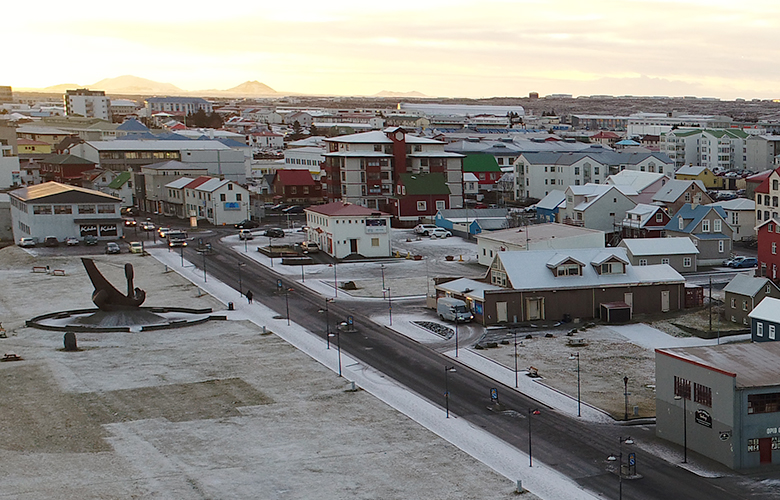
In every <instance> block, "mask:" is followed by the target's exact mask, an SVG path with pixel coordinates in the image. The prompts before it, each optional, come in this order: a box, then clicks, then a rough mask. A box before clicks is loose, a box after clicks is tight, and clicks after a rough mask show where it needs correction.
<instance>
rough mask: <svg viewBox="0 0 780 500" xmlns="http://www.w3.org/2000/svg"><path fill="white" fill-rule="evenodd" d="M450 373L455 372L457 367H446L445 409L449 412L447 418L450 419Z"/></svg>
mask: <svg viewBox="0 0 780 500" xmlns="http://www.w3.org/2000/svg"><path fill="white" fill-rule="evenodd" d="M450 372H455V367H454V366H447V365H444V408H445V410H446V412H447V418H450V385H449V374H450Z"/></svg>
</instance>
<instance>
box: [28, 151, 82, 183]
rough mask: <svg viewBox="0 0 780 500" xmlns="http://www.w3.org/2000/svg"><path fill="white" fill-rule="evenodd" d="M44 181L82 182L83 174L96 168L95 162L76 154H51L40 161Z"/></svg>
mask: <svg viewBox="0 0 780 500" xmlns="http://www.w3.org/2000/svg"><path fill="white" fill-rule="evenodd" d="M38 164H39V165H40V168H41V178H42V179H43V180H44V181H55V182H63V183H66V184H74V185H80V184H81V175H82V174H83V173H84V172H86V171H88V170H92V169H94V168H95V164H94V163H92V162H91V161H89V160H86V159H84V158H80V157H78V156H75V155H61V154H50V155H46V156H44V157H43V158H41V159H40V161H39V162H38Z"/></svg>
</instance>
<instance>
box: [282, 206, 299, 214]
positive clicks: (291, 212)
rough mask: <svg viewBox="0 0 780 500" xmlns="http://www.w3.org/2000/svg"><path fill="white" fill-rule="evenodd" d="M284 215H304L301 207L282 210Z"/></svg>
mask: <svg viewBox="0 0 780 500" xmlns="http://www.w3.org/2000/svg"><path fill="white" fill-rule="evenodd" d="M282 213H285V214H302V213H303V207H302V206H300V205H293V206H291V207H287V208H285V209H284V210H282Z"/></svg>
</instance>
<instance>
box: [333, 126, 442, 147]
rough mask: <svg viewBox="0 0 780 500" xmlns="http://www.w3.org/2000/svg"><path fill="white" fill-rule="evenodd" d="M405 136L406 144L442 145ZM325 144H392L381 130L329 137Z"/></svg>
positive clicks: (440, 142) (423, 138)
mask: <svg viewBox="0 0 780 500" xmlns="http://www.w3.org/2000/svg"><path fill="white" fill-rule="evenodd" d="M331 125H333V124H331ZM352 125H355V124H352ZM405 136H406V143H407V144H442V145H443V144H444V143H443V142H442V141H437V140H434V139H428V138H427V137H417V136H416V135H411V134H405ZM325 142H343V143H350V144H393V141H392V139H390V138H389V137H387V134H386V133H385V132H383V131H381V130H372V131H370V132H360V133H357V134H349V135H341V136H338V137H331V138H328V139H325Z"/></svg>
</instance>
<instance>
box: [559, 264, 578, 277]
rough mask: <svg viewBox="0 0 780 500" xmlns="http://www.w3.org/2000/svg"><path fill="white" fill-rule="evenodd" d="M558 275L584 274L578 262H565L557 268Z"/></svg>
mask: <svg viewBox="0 0 780 500" xmlns="http://www.w3.org/2000/svg"><path fill="white" fill-rule="evenodd" d="M556 273H557V275H558V276H580V275H581V274H582V272H581V270H580V266H579V265H578V264H564V265H562V266H558V268H557V269H556Z"/></svg>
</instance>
